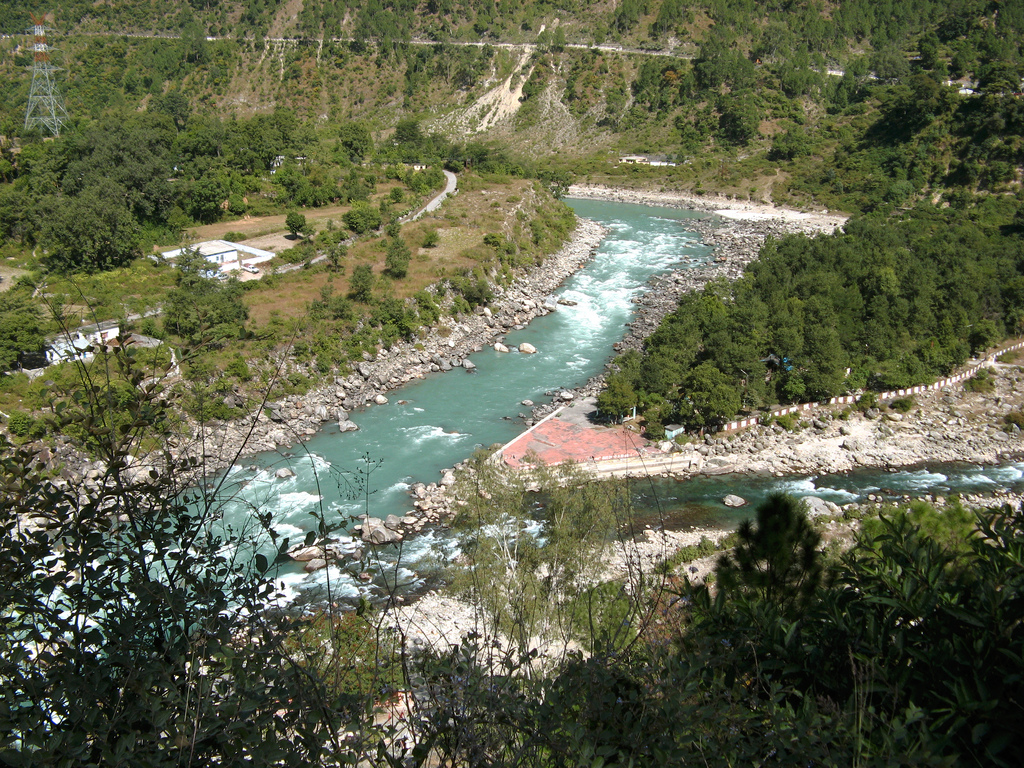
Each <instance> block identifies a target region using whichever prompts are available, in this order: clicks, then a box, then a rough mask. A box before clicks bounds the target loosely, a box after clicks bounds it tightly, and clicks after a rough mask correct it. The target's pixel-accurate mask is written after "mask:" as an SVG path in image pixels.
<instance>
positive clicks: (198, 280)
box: [164, 250, 249, 345]
mask: <svg viewBox="0 0 1024 768" xmlns="http://www.w3.org/2000/svg"><path fill="white" fill-rule="evenodd" d="M175 266H176V267H177V269H178V279H177V285H176V286H175V288H174V289H173V290H172V291H171V292H170V293H169V294H168V295H167V300H166V301H165V302H164V328H165V329H166V330H168V331H170V332H171V333H174V334H176V335H177V336H179V337H181V338H182V339H184V340H185V341H187V342H188V343H189V344H193V345H195V344H200V343H211V344H220V343H223V341H224V340H226V339H231V338H237V337H238V336H239V335H240V334H241V333H242V332H243V331H244V328H245V321H246V320H247V319H248V317H249V310H248V308H247V307H246V306H245V303H244V302H243V301H242V285H241V283H239V282H238V281H237V280H226V281H222V280H218V279H216V274H217V273H216V271H217V267H216V265H212V264H210V262H208V261H207V260H206V259H205V258H204V257H203V256H201V255H199V253H198V252H196V251H194V250H186V251H185V252H184V253H182V254H181V255H180V256H179V257H178V258H177V260H176V261H175ZM211 273H214V274H213V275H211Z"/></svg>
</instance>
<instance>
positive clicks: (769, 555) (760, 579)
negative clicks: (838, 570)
mask: <svg viewBox="0 0 1024 768" xmlns="http://www.w3.org/2000/svg"><path fill="white" fill-rule="evenodd" d="M805 510H806V507H805V506H804V503H803V501H801V500H799V499H797V498H795V497H793V496H790V495H788V494H785V493H774V494H772V495H771V496H769V497H768V498H767V499H765V500H764V501H763V502H762V503H761V504H759V505H758V507H757V511H756V514H757V519H756V522H752V521H750V520H745V521H744V522H743V523H742V525H740V527H739V529H738V530H737V532H736V534H737V536H738V538H739V542H738V543H737V545H736V548H735V549H734V550H733V551H732V552H731V553H727V554H724V555H722V556H721V558H719V560H718V567H717V575H718V581H719V584H720V585H721V589H723V590H725V592H726V593H738V594H744V593H752V594H754V595H756V596H758V597H760V598H762V599H764V600H767V601H768V602H770V603H773V604H774V605H776V606H777V607H778V608H779V609H780V610H781V611H783V612H784V613H789V614H792V613H795V612H799V611H800V610H802V609H803V608H804V607H805V606H806V605H807V604H808V602H809V600H810V599H811V597H812V596H813V595H814V593H815V590H817V588H818V586H819V585H820V584H821V578H822V573H823V566H822V563H821V555H820V553H819V552H818V544H819V543H820V542H821V536H819V535H818V533H817V532H816V531H815V530H814V528H813V527H812V526H811V523H810V521H809V520H808V519H807V512H806V511H805Z"/></svg>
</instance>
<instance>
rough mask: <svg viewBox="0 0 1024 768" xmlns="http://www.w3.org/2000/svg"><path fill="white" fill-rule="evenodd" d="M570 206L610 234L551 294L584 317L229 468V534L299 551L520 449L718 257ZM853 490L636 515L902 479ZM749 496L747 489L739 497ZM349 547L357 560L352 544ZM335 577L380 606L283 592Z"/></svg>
mask: <svg viewBox="0 0 1024 768" xmlns="http://www.w3.org/2000/svg"><path fill="white" fill-rule="evenodd" d="M568 202H569V203H570V205H572V207H573V208H574V209H575V210H576V212H577V214H578V215H580V216H582V217H585V218H590V219H593V220H595V221H598V222H600V223H601V224H603V225H604V226H605V227H607V228H608V230H609V234H608V236H607V237H606V238H605V240H604V242H603V243H602V244H601V247H600V248H599V250H598V252H597V254H596V255H595V257H594V258H593V259H592V260H591V261H590V262H589V263H588V264H587V265H586V266H584V267H583V268H582V269H581V270H579V271H578V272H577V273H576V274H574V275H573V276H571V277H570V278H569V279H568V280H567V281H566V282H565V283H564V284H563V285H562V287H561V288H560V289H559V290H558V291H557V293H556V295H557V296H558V297H559V298H566V299H569V300H571V301H574V302H576V305H575V306H571V307H560V308H559V310H558V311H557V312H553V313H551V314H549V315H545V316H543V317H539V318H537V319H535V320H534V321H533V322H532V323H530V325H529V326H527V327H526V328H524V329H523V330H521V331H515V332H512V333H509V334H508V335H507V337H506V340H505V343H506V344H507V345H509V346H518V345H519V344H522V343H524V342H529V343H530V344H532V345H533V346H535V347H536V348H537V350H538V352H537V354H533V355H524V354H515V353H513V354H507V353H498V352H495V351H493V350H489V349H487V350H484V351H482V352H480V353H477V354H475V355H473V356H472V360H473V362H474V363H475V364H476V370H475V372H474V373H473V374H469V373H467V372H465V371H463V370H458V369H457V370H453V371H451V372H448V373H439V374H435V375H432V376H429V377H427V378H425V379H423V380H421V381H417V382H414V383H411V384H408V385H406V386H404V387H402V388H401V389H400V390H397V391H395V392H393V393H392V394H391V403H389V404H388V405H383V406H374V407H372V408H368V409H366V410H363V411H360V412H356V413H353V414H351V419H352V421H353V422H354V423H356V424H357V425H358V426H359V430H358V431H354V432H347V433H340V432H339V431H338V428H337V426H336V425H330V426H327V427H325V428H324V429H323V430H322V431H321V432H320V433H319V434H318V435H317V436H315V437H314V438H313V439H312V440H310V441H309V442H308V443H306V444H305V445H304V446H300V447H299V448H298V449H297V453H296V454H295V455H291V456H285V457H283V458H282V456H281V455H279V454H266V455H260V456H257V457H255V458H254V459H253V460H252V465H251V466H250V467H249V468H241V467H235V468H233V469H232V470H231V471H230V473H229V475H230V480H231V481H232V482H229V483H228V484H227V485H226V490H227V491H228V492H229V493H230V494H231V498H230V499H229V500H227V501H226V502H225V505H224V508H225V520H226V522H227V523H229V524H231V525H232V526H233V527H234V528H235V529H236V530H246V529H249V528H250V527H251V526H250V525H249V516H250V514H251V510H252V509H253V508H261V509H270V510H271V511H272V512H273V513H274V521H275V529H276V530H277V531H278V532H279V533H281V534H283V535H285V536H289V535H290V536H291V537H292V541H295V542H297V541H299V540H301V539H302V537H303V536H304V535H305V532H306V531H309V530H314V529H316V528H317V525H318V519H319V517H320V516H324V517H325V518H326V519H327V520H328V521H329V522H334V523H342V522H343V521H345V520H347V519H350V518H353V517H355V516H357V515H360V514H362V513H363V512H364V511H369V512H370V514H372V515H374V516H376V517H384V516H386V515H388V514H398V515H402V514H405V512H406V511H407V510H408V509H409V507H410V500H409V496H408V490H409V488H410V486H411V485H412V484H413V483H416V482H423V483H429V482H433V481H436V480H438V479H439V471H440V470H442V469H444V468H447V467H451V466H453V465H454V464H456V463H458V462H459V461H462V460H464V459H465V458H467V457H468V456H469V455H470V454H472V453H473V451H474V450H475V449H476V448H478V447H480V446H490V445H493V444H495V443H502V444H503V443H506V442H508V441H509V440H511V439H512V438H514V437H515V436H516V435H518V434H519V433H520V432H521V431H522V429H523V424H522V419H521V418H520V414H521V413H522V412H524V411H528V410H529V409H528V408H527V407H524V406H523V405H521V402H522V401H523V400H533V401H540V400H543V399H544V398H545V392H549V391H552V390H560V389H564V388H572V387H575V386H578V385H580V384H583V383H584V382H586V380H587V379H588V378H590V377H591V376H594V375H596V374H598V373H600V371H601V370H602V369H603V367H604V365H605V363H606V362H608V360H609V359H611V357H612V355H613V345H614V344H615V343H616V342H617V341H619V340H621V338H622V336H623V334H624V331H625V327H626V324H627V323H628V322H629V321H630V319H631V318H632V316H633V311H634V307H635V305H634V299H635V298H636V297H637V296H638V295H639V294H640V293H641V292H642V291H643V290H644V289H645V285H646V284H647V282H648V281H649V280H650V278H652V277H654V276H656V275H659V274H663V273H666V272H669V271H671V270H673V269H678V268H685V267H687V266H698V265H700V264H704V263H706V262H707V260H708V258H709V256H710V249H709V248H708V247H707V246H705V245H704V244H703V243H702V242H701V240H700V237H699V235H697V234H696V233H695V232H692V231H690V230H689V229H688V228H687V222H690V221H693V220H694V219H696V218H698V217H702V216H704V215H705V214H700V213H696V212H693V211H686V210H677V209H670V208H656V207H648V206H641V205H634V204H627V203H612V202H604V201H594V200H570V201H568ZM538 298H539V297H538ZM282 461H284V463H286V464H287V466H289V467H290V468H291V469H292V471H293V472H295V476H294V477H291V478H288V479H284V480H282V479H277V478H275V476H274V469H275V468H277V467H279V466H281V464H282ZM1002 472H1003V474H1006V472H1009V473H1010V475H1013V477H1011V476H1009V475H1008V476H1007V477H1005V478H999V479H998V482H1000V483H1001V484H1002V483H1003V482H1004V481H1005V482H1009V483H1011V484H1012V483H1013V482H1014V481H1016V482H1018V483H1019V482H1020V480H1021V472H1020V468H1019V467H1018V468H1006V469H1005V470H1002ZM858 478H859V479H853V480H851V479H850V478H831V479H830V483H826V484H824V485H822V484H819V485H815V484H814V482H812V481H810V480H806V479H804V480H800V479H788V480H781V481H769V480H764V481H756V480H752V479H737V478H713V479H709V480H708V481H707V482H694V481H690V483H687V484H685V489H684V487H683V485H681V484H678V483H673V482H670V481H661V482H659V483H658V484H657V485H656V486H654V491H653V492H652V491H651V490H650V489H648V491H647V495H646V496H639V495H638V502H639V503H640V504H641V506H643V505H646V504H653V503H654V502H658V503H659V506H660V507H661V509H662V510H663V511H664V510H666V509H668V510H669V512H670V514H671V511H672V510H673V509H675V510H676V512H677V513H678V512H679V511H680V510H683V511H684V518H685V521H686V522H687V523H689V524H698V525H701V526H721V525H731V524H735V522H736V521H737V517H736V515H737V514H739V515H740V516H745V515H746V513H735V512H734V513H731V515H729V514H726V513H725V512H724V507H721V505H720V504H719V503H718V500H720V499H721V497H722V496H724V495H725V494H726V493H740V495H743V496H744V497H746V498H748V499H751V500H752V501H756V500H757V498H760V497H763V496H764V495H766V494H767V493H769V492H771V491H772V490H776V489H778V487H780V486H781V487H784V488H787V489H789V490H791V491H794V492H797V493H811V492H814V493H816V495H820V496H823V497H825V498H830V499H831V500H834V501H837V502H840V503H842V502H844V501H850V500H852V499H853V498H856V497H858V496H859V494H860V493H867V492H869V490H874V489H877V488H879V487H886V488H899V487H900V485H901V483H900V482H899V479H898V478H896V477H893V476H886V477H885V478H884V482H885V485H881V483H882V482H883V479H881V478H878V479H875V478H874V477H873V476H871V475H870V473H868V474H865V475H863V476H858ZM985 480H986V481H988V482H997V480H992V479H990V478H988V477H986V478H985ZM947 481H948V473H946V474H943V473H938V474H932V473H925V475H920V474H918V475H914V474H913V473H910V474H908V478H907V483H906V484H904V487H913V488H915V490H917V489H919V487H920V486H922V484H925V485H928V487H932V486H938V487H939V488H940V489H941V488H944V487H945V485H946V483H947ZM741 484H742V485H743V486H744V488H743V489H742V490H737V486H738V485H741ZM981 485H982V486H984V485H985V483H984V482H982V483H981ZM988 487H992V486H988ZM920 492H921V493H925V492H927V491H926V490H920ZM654 496H657V498H656V499H655V498H653V497H654ZM678 517H679V515H678V514H677V518H678ZM677 522H679V521H678V519H677ZM443 541H444V536H443V534H440V533H438V532H433V533H427V534H424V535H422V536H419V537H417V538H416V539H415V540H413V541H407V542H406V543H405V544H404V545H403V551H402V562H403V563H405V564H406V566H407V567H401V568H399V570H398V572H397V574H394V575H392V576H391V578H393V579H395V580H397V582H398V583H399V584H400V585H401V586H402V587H403V589H408V590H412V591H415V590H416V589H418V588H419V586H420V585H421V584H422V577H421V576H420V574H418V573H416V572H415V571H414V570H412V569H413V568H416V567H417V564H418V563H421V562H422V561H423V560H425V559H426V558H427V557H428V556H429V553H430V552H432V551H433V549H434V546H435V544H437V543H439V542H441V543H443ZM348 546H349V547H350V548H351V549H355V548H356V547H357V544H356V542H349V543H348ZM328 577H329V578H330V579H331V582H332V591H333V594H335V595H336V596H349V597H354V596H356V595H357V594H360V593H369V594H373V593H374V592H376V591H377V589H378V587H376V586H375V585H374V584H369V585H362V584H360V583H359V582H358V581H357V580H356V579H354V578H353V577H352V576H351V575H350V574H347V573H344V572H341V571H340V570H339V569H336V568H333V567H332V568H330V569H327V570H325V571H321V572H318V573H316V574H313V575H311V576H306V575H305V574H303V573H301V572H298V571H297V570H296V571H295V572H293V573H289V574H284V580H285V581H286V582H287V583H289V584H290V585H291V586H292V587H293V588H302V589H305V588H306V587H315V586H316V585H318V584H322V583H323V582H324V581H325V580H326V579H327V578H328ZM389 580H390V579H389Z"/></svg>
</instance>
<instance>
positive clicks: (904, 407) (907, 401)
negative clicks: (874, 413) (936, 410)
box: [889, 396, 917, 413]
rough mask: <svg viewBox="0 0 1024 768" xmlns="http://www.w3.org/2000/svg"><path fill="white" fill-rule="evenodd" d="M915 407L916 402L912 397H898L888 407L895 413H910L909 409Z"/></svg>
mask: <svg viewBox="0 0 1024 768" xmlns="http://www.w3.org/2000/svg"><path fill="white" fill-rule="evenodd" d="M915 405H917V401H916V400H915V399H914V398H913V397H910V396H908V397H899V398H897V399H895V400H893V401H892V402H891V403H889V407H890V408H892V409H893V410H894V411H896V412H897V413H910V411H911V409H912V408H913V407H914V406H915Z"/></svg>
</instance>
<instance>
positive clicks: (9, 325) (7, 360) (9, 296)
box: [0, 290, 46, 372]
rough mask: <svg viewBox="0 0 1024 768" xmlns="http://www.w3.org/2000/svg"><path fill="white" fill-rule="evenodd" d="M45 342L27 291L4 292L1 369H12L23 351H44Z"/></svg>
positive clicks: (0, 326)
mask: <svg viewBox="0 0 1024 768" xmlns="http://www.w3.org/2000/svg"><path fill="white" fill-rule="evenodd" d="M45 341H46V339H45V337H44V336H43V333H42V324H41V322H40V314H39V306H38V305H37V304H36V303H35V302H34V301H32V298H31V297H30V296H28V295H27V294H26V292H25V291H23V290H9V291H7V292H5V293H0V372H3V371H9V370H11V368H13V367H14V366H15V364H17V362H18V357H19V355H21V354H22V353H23V352H26V353H32V352H42V350H43V345H44V344H45Z"/></svg>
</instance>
